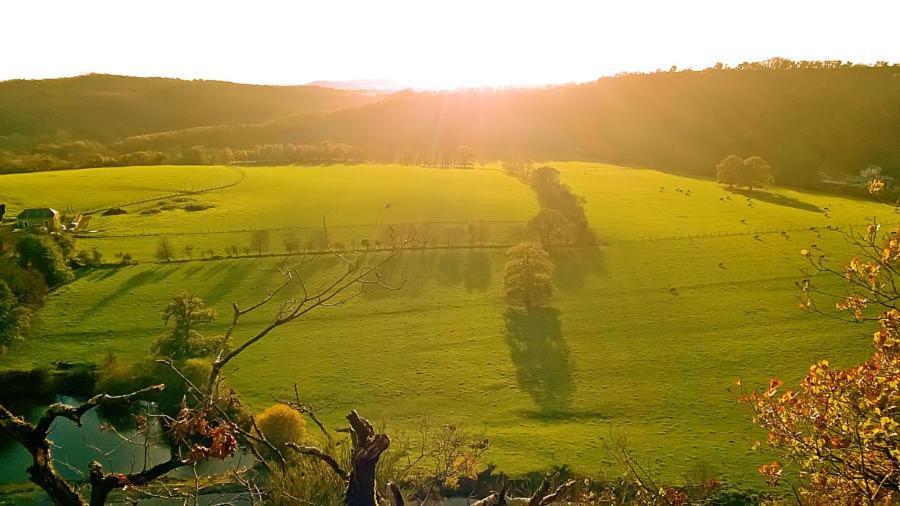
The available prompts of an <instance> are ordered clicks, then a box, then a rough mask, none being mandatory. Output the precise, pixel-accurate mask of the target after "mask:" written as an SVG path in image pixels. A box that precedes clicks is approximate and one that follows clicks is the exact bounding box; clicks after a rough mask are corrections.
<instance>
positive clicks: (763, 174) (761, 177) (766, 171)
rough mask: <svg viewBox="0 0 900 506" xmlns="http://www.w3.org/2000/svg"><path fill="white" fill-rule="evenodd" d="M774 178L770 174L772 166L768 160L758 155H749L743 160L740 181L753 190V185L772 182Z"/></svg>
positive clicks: (763, 184)
mask: <svg viewBox="0 0 900 506" xmlns="http://www.w3.org/2000/svg"><path fill="white" fill-rule="evenodd" d="M774 180H775V178H774V177H773V176H772V167H771V166H770V165H769V162H767V161H765V160H763V159H762V158H760V157H758V156H751V157H750V158H747V159H746V160H744V170H743V172H742V177H741V183H742V184H743V185H744V186H746V187H747V188H749V189H750V191H753V187H754V186H765V185H767V184H772V182H774Z"/></svg>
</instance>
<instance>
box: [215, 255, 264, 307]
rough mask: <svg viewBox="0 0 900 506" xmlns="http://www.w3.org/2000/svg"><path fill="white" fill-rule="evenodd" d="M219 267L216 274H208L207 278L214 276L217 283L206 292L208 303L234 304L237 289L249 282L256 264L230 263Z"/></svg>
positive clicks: (246, 262)
mask: <svg viewBox="0 0 900 506" xmlns="http://www.w3.org/2000/svg"><path fill="white" fill-rule="evenodd" d="M222 264H223V265H221V266H218V268H216V270H215V272H214V273H213V272H208V273H207V275H206V276H207V277H209V278H212V277H213V276H212V275H213V274H214V276H215V279H216V283H215V284H213V285H212V286H210V287H209V291H208V292H206V297H204V299H206V302H207V303H208V304H210V305H215V304H218V303H220V302H223V301H225V300H226V297H230V298H228V299H227V302H233V301H234V300H233V299H234V298H235V289H236V288H237V287H239V286H241V285H242V284H244V283H246V282H247V276H248V275H249V274H250V273H251V272H252V271H253V270H255V268H256V265H255V263H254V262H250V261H229V262H227V263H225V262H223V263H222Z"/></svg>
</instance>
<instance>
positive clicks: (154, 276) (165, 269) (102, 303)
mask: <svg viewBox="0 0 900 506" xmlns="http://www.w3.org/2000/svg"><path fill="white" fill-rule="evenodd" d="M174 270H175V269H174V268H173V267H171V266H165V265H160V266H158V267H155V268H153V269H148V270H142V271H141V272H138V273H137V274H134V275H133V276H131V277H130V278H128V279H126V280H125V281H124V282H123V283H122V284H121V285H119V287H118V288H116V289H115V290H113V291H111V292H109V293H107V294H106V295H104V296H103V297H101V298H100V299H98V300H97V302H95V303H94V304H92V305H91V306H90V307H89V308H87V309H86V310H85V311H84V312H83V313H82V315H81V317H82V318H85V317H87V316H90V315H91V314H93V313H94V312H96V311H99V310H101V309H103V308H104V307H106V306H107V305H109V303H110V302H112V301H114V300H116V299H118V298H120V297H122V296H123V295H125V294H127V293H128V292H130V291H131V290H133V289H135V288H137V287H139V286H142V285H147V284H152V283H158V282H160V281H162V280H164V279H166V278H167V277H168V276H169V274H171V273H172V271H174ZM118 272H122V271H121V270H120V271H118Z"/></svg>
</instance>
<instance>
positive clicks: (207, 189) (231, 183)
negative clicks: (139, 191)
mask: <svg viewBox="0 0 900 506" xmlns="http://www.w3.org/2000/svg"><path fill="white" fill-rule="evenodd" d="M236 170H238V171H239V172H240V177H239V178H237V179H235V180H233V181H229V182H226V183H223V184H218V185H213V186H206V187H202V188H190V189H187V188H185V189H181V190H177V191H174V192H172V193H168V194H166V195H162V196H157V197H150V198H145V199H140V200H129V201H126V202H121V203H118V204H113V205H103V206H102V207H97V208H93V209H91V210H88V211H84V212H83V213H81V214H83V215H85V216H90V215H93V214H98V213H103V212H106V211H108V210H110V209H121V208H123V207H129V206H136V205H139V204H147V203H149V202H156V201H159V200H165V199H170V198H175V197H182V196H185V195H199V194H201V193H207V192H211V191H216V190H224V189H226V188H231V187H233V186H237V185H239V184H241V183H242V182H243V181H244V179H246V177H247V173H246V172H244V171H243V170H240V169H236Z"/></svg>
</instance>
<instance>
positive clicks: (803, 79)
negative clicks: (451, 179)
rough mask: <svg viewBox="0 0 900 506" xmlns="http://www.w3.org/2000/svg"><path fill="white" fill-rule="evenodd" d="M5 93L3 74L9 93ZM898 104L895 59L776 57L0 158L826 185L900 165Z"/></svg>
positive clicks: (174, 131) (438, 97)
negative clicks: (588, 168)
mask: <svg viewBox="0 0 900 506" xmlns="http://www.w3.org/2000/svg"><path fill="white" fill-rule="evenodd" d="M0 84H2V83H0ZM2 96H3V89H2V86H0V104H2ZM898 104H900V66H898V65H889V64H886V63H883V62H881V63H878V64H875V65H871V66H867V65H855V64H848V63H845V62H831V61H823V62H794V61H791V60H786V59H781V58H774V59H771V60H767V61H765V62H755V63H747V64H741V65H738V66H736V67H734V68H729V67H727V66H724V65H717V66H715V67H711V68H709V69H705V70H702V71H691V70H686V71H678V70H677V69H671V70H669V71H659V72H655V73H650V74H622V75H618V76H614V77H608V78H603V79H599V80H597V81H594V82H591V83H586V84H572V85H562V86H553V87H546V88H535V89H515V88H513V89H498V90H490V89H477V90H460V91H454V92H412V91H405V92H399V93H395V94H393V95H389V96H386V97H384V98H381V99H380V100H376V101H370V102H367V103H365V104H363V105H359V106H352V107H345V108H341V109H338V110H333V111H330V112H322V111H316V112H305V111H302V112H298V113H291V114H284V115H281V116H278V117H272V118H269V119H265V120H263V121H258V122H257V121H254V120H252V119H251V120H242V119H237V120H235V121H234V122H232V123H227V122H226V123H218V124H217V123H214V122H210V123H209V124H207V125H205V126H191V127H188V128H181V127H180V126H179V125H176V124H173V125H172V127H171V128H169V129H166V128H165V127H164V126H163V125H162V124H159V127H161V129H160V130H157V131H148V132H142V133H134V132H133V130H126V129H121V133H119V134H118V137H115V136H110V134H109V133H107V134H106V137H104V138H100V137H99V136H93V137H91V136H90V135H86V136H82V137H79V134H77V133H75V132H72V131H64V130H61V131H60V132H58V135H47V134H45V135H43V136H38V137H33V138H31V137H22V136H15V135H6V136H3V135H0V170H45V169H50V168H70V167H79V166H89V165H91V164H92V163H95V162H96V163H98V164H104V165H131V164H153V163H175V164H177V163H184V164H189V163H204V162H205V163H228V161H229V159H230V158H231V156H233V157H234V158H235V160H236V161H242V158H243V159H245V160H246V161H250V160H249V158H253V160H252V161H257V162H269V163H276V162H278V163H291V162H303V161H316V162H325V163H327V162H332V161H343V160H355V161H379V162H397V163H404V164H415V165H428V166H454V165H456V164H457V163H458V160H459V159H460V156H459V155H460V149H461V147H466V148H467V149H469V150H471V152H470V153H468V154H467V155H466V156H465V157H464V158H466V159H469V158H471V159H473V160H474V159H478V160H502V159H511V158H516V157H518V158H534V159H582V160H599V161H606V162H610V163H620V164H626V165H640V166H650V167H654V168H659V169H663V170H672V171H679V172H684V173H690V174H694V175H699V176H704V177H715V176H716V172H715V169H714V167H715V166H716V164H717V163H718V162H719V161H720V160H722V158H723V157H725V156H727V155H728V154H732V153H733V154H736V155H739V156H741V157H747V156H750V155H754V156H759V157H761V158H763V159H765V160H767V161H768V163H769V164H770V166H771V172H772V175H773V176H774V177H775V179H776V180H777V181H779V182H780V183H782V184H788V185H797V186H815V185H816V184H817V183H818V182H819V181H820V179H821V175H822V174H828V175H840V174H855V173H857V172H859V170H860V169H862V168H865V167H867V166H869V165H879V166H881V167H883V168H884V170H885V174H886V175H898V176H900V145H898V144H897V143H896V142H895V140H896V138H897V137H898V136H900V105H898ZM85 107H87V105H86V106H85ZM97 121H98V122H99V121H103V117H98V118H97ZM2 130H3V129H2V128H0V132H2ZM8 131H9V130H8V127H7V132H8ZM322 143H325V144H329V145H333V146H342V148H341V149H340V150H338V151H339V154H338V155H336V156H334V155H333V153H332V154H330V155H328V156H324V157H323V156H319V155H317V156H307V152H308V151H309V150H307V149H306V148H304V149H294V151H293V153H294V155H293V157H292V156H283V157H281V158H282V159H281V160H277V159H275V158H272V157H269V158H265V157H260V156H257V152H258V146H320V145H322ZM282 149H284V148H282ZM229 151H230V153H231V155H229V154H228V153H229ZM326 151H327V150H326ZM288 152H289V153H290V152H291V151H290V149H288ZM298 152H300V153H303V155H298V154H296V153H298ZM247 153H252V156H242V155H244V154H247ZM276 158H277V157H276Z"/></svg>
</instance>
